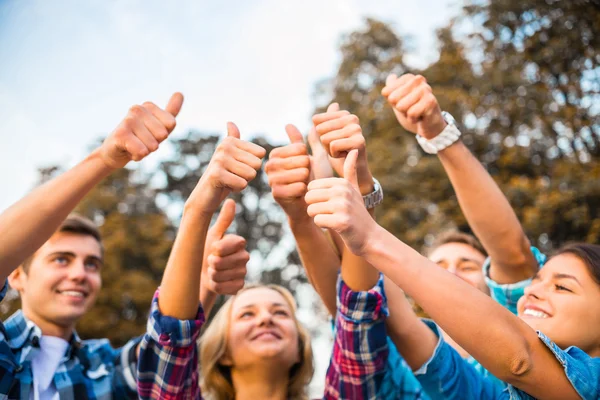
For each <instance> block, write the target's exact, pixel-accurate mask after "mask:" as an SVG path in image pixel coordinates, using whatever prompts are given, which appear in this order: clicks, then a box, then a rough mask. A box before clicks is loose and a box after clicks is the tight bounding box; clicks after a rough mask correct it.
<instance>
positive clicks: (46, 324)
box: [22, 307, 75, 341]
mask: <svg viewBox="0 0 600 400" xmlns="http://www.w3.org/2000/svg"><path fill="white" fill-rule="evenodd" d="M22 311H23V314H24V315H25V317H26V318H27V319H28V320H30V321H31V322H33V323H34V324H36V325H37V326H38V327H39V328H40V329H41V331H42V335H43V336H55V337H58V338H61V339H64V340H66V341H69V339H71V336H73V332H74V331H75V324H74V323H73V324H64V325H63V324H59V323H56V322H54V321H50V320H48V319H46V318H43V317H41V316H39V315H37V314H35V313H32V312H30V311H29V310H28V309H27V308H26V307H23V309H22Z"/></svg>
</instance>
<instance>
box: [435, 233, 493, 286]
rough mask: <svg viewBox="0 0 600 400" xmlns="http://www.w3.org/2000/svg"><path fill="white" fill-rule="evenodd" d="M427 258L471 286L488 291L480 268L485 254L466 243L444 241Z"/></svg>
mask: <svg viewBox="0 0 600 400" xmlns="http://www.w3.org/2000/svg"><path fill="white" fill-rule="evenodd" d="M429 259H430V260H431V261H433V262H434V263H436V264H437V265H439V266H440V267H442V268H444V269H445V270H446V271H448V272H450V273H452V274H454V275H456V276H457V277H459V278H460V279H462V280H464V281H465V282H467V283H468V284H470V285H471V286H473V287H475V288H477V289H479V290H481V291H482V292H484V293H489V289H488V287H487V285H486V284H485V280H484V278H483V270H482V268H483V263H484V261H485V255H483V254H482V253H481V252H479V251H478V250H476V249H475V248H473V247H471V246H469V245H468V244H465V243H457V242H450V243H444V244H442V245H440V246H438V247H436V248H435V249H434V250H433V251H432V252H431V253H430V254H429Z"/></svg>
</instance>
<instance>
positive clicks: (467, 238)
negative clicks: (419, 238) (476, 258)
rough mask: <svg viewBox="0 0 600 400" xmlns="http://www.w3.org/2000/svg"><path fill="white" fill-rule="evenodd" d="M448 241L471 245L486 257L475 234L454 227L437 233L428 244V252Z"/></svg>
mask: <svg viewBox="0 0 600 400" xmlns="http://www.w3.org/2000/svg"><path fill="white" fill-rule="evenodd" d="M448 243H462V244H466V245H467V246H471V247H472V248H474V249H475V250H477V251H478V252H480V253H481V254H483V255H484V256H485V257H487V252H486V251H485V249H484V248H483V246H482V245H481V243H479V240H477V238H476V237H475V236H473V235H469V234H468V233H463V232H460V231H457V230H455V229H450V230H447V231H444V232H442V233H440V234H439V235H437V236H436V238H435V240H434V241H433V244H432V245H431V246H429V253H431V252H432V251H434V250H435V249H437V248H438V247H440V246H441V245H444V244H448Z"/></svg>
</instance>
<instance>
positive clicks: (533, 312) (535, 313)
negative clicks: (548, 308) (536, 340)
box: [523, 308, 549, 318]
mask: <svg viewBox="0 0 600 400" xmlns="http://www.w3.org/2000/svg"><path fill="white" fill-rule="evenodd" d="M523 315H529V316H530V317H534V318H548V317H549V315H548V314H546V313H545V312H543V311H538V310H532V309H531V308H527V309H525V312H524V313H523Z"/></svg>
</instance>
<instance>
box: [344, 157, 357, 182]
mask: <svg viewBox="0 0 600 400" xmlns="http://www.w3.org/2000/svg"><path fill="white" fill-rule="evenodd" d="M357 159H358V150H357V149H354V150H352V151H351V152H350V153H348V155H347V156H346V160H345V161H344V179H345V180H347V181H348V182H350V183H351V184H352V186H354V188H355V189H356V190H358V178H357V176H356V160H357Z"/></svg>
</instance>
